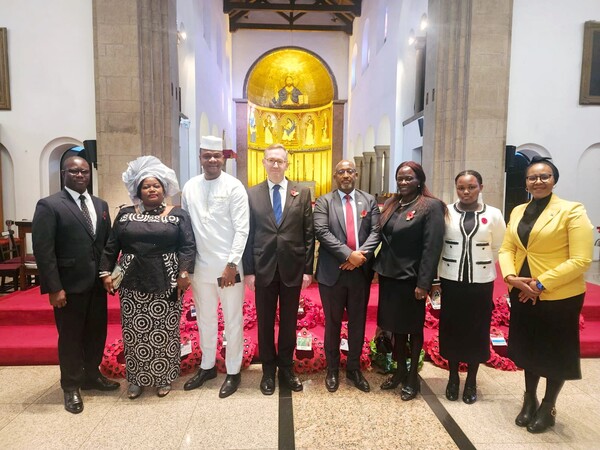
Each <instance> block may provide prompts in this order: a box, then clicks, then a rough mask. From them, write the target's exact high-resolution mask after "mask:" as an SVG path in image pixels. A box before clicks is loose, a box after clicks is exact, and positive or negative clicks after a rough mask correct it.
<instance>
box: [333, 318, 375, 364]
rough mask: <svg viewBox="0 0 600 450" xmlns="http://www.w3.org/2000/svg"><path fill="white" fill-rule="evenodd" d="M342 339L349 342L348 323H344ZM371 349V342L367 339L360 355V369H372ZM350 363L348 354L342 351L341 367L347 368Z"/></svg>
mask: <svg viewBox="0 0 600 450" xmlns="http://www.w3.org/2000/svg"><path fill="white" fill-rule="evenodd" d="M340 337H341V338H342V339H346V340H348V322H347V321H344V322H342V331H341V333H340ZM370 356H371V347H370V345H369V341H368V340H367V339H365V340H364V341H363V346H362V351H361V353H360V369H361V370H367V369H369V368H371V357H370ZM347 363H348V352H347V351H346V350H341V355H340V367H341V368H342V369H345V368H346V365H347Z"/></svg>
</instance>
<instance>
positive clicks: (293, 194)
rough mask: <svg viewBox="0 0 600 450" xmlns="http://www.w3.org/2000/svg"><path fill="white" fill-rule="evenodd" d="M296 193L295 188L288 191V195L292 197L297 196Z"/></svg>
mask: <svg viewBox="0 0 600 450" xmlns="http://www.w3.org/2000/svg"><path fill="white" fill-rule="evenodd" d="M298 194H299V192H298V191H297V190H296V189H292V190H291V191H290V195H291V196H292V197H297V196H298Z"/></svg>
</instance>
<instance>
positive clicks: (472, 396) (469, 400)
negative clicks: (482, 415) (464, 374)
mask: <svg viewBox="0 0 600 450" xmlns="http://www.w3.org/2000/svg"><path fill="white" fill-rule="evenodd" d="M476 401H477V386H465V390H464V391H463V402H465V403H466V404H467V405H472V404H473V403H475V402H476Z"/></svg>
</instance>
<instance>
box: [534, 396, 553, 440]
mask: <svg viewBox="0 0 600 450" xmlns="http://www.w3.org/2000/svg"><path fill="white" fill-rule="evenodd" d="M555 423H556V408H555V407H554V405H552V404H550V403H548V402H545V401H544V400H542V404H541V405H540V407H539V409H538V410H537V411H536V413H535V416H534V417H533V419H532V420H531V422H529V425H527V431H529V432H530V433H543V432H544V431H546V430H547V429H548V428H550V427H553V426H554V424H555Z"/></svg>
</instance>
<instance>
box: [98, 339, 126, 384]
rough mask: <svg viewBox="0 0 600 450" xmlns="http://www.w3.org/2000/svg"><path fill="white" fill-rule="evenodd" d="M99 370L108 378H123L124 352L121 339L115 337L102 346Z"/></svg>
mask: <svg viewBox="0 0 600 450" xmlns="http://www.w3.org/2000/svg"><path fill="white" fill-rule="evenodd" d="M100 372H101V373H102V375H104V376H106V377H109V378H125V354H124V347H123V339H116V340H115V341H114V342H113V343H111V344H107V345H106V347H104V354H103V355H102V362H101V363H100Z"/></svg>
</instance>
